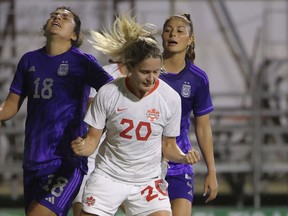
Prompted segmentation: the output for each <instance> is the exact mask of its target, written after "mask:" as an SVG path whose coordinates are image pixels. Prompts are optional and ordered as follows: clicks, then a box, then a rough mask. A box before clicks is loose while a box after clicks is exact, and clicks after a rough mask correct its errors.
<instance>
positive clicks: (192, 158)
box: [185, 148, 201, 164]
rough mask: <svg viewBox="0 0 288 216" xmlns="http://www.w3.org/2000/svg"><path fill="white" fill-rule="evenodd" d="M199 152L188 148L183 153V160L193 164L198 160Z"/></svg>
mask: <svg viewBox="0 0 288 216" xmlns="http://www.w3.org/2000/svg"><path fill="white" fill-rule="evenodd" d="M200 158H201V157H200V153H199V151H197V150H196V149H193V148H192V149H190V150H189V151H188V152H187V154H186V155H185V160H186V163H187V164H195V163H197V162H198V161H199V160H200Z"/></svg>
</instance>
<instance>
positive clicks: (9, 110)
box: [0, 93, 24, 121]
mask: <svg viewBox="0 0 288 216" xmlns="http://www.w3.org/2000/svg"><path fill="white" fill-rule="evenodd" d="M23 100H24V98H22V97H20V96H19V95H16V94H14V93H9V95H8V96H7V98H6V100H5V101H3V102H2V103H1V105H0V120H1V121H5V120H8V119H11V118H12V117H13V116H14V115H15V114H16V113H17V112H18V110H19V109H20V107H21V105H22V102H23Z"/></svg>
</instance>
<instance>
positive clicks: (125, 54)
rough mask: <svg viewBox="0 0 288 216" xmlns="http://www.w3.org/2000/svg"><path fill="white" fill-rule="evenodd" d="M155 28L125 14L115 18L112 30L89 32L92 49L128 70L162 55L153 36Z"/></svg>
mask: <svg viewBox="0 0 288 216" xmlns="http://www.w3.org/2000/svg"><path fill="white" fill-rule="evenodd" d="M156 32H157V30H156V26H155V25H153V24H150V23H146V24H144V25H141V24H139V23H137V22H136V21H135V17H130V16H129V15H127V14H124V15H122V16H118V17H116V19H115V21H114V24H113V28H112V29H110V30H109V31H108V30H106V29H104V30H102V31H101V32H97V31H94V30H91V31H90V33H91V38H92V39H91V40H89V42H90V43H91V44H92V45H93V47H94V48H95V49H96V50H98V51H100V52H102V53H104V54H105V55H107V56H109V57H110V58H112V59H113V60H114V62H120V63H121V64H122V65H125V66H126V67H127V69H128V70H129V69H130V68H131V67H135V66H136V65H137V64H139V63H140V62H142V61H143V60H145V59H147V58H149V57H153V58H158V57H159V58H161V59H162V53H161V50H160V47H159V45H158V43H157V41H156V40H155V39H154V37H153V34H155V33H156Z"/></svg>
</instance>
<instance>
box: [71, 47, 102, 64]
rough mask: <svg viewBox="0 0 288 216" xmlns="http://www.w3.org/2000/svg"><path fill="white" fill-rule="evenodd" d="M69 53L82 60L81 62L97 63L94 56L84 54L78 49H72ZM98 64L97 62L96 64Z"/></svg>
mask: <svg viewBox="0 0 288 216" xmlns="http://www.w3.org/2000/svg"><path fill="white" fill-rule="evenodd" d="M70 52H71V53H73V54H74V55H76V56H77V58H80V59H82V60H83V61H95V62H97V60H96V58H95V56H94V55H92V54H90V53H87V52H84V51H83V50H82V49H80V48H78V47H72V48H71V49H70ZM97 63H98V62H97Z"/></svg>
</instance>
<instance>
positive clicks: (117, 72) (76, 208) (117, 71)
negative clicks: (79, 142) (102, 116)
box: [72, 61, 123, 216]
mask: <svg viewBox="0 0 288 216" xmlns="http://www.w3.org/2000/svg"><path fill="white" fill-rule="evenodd" d="M103 69H104V70H105V71H106V72H107V73H109V74H110V75H111V76H112V77H113V78H114V79H116V78H118V77H120V76H122V75H123V67H122V66H121V64H120V63H114V62H113V63H112V61H111V64H108V65H105V66H103ZM96 93H97V92H96V90H95V89H94V88H91V89H90V95H89V101H91V102H92V100H93V98H94V97H95V96H96ZM89 104H90V102H89ZM104 138H105V134H103V136H102V138H101V139H102V140H104ZM100 143H101V141H100ZM98 148H99V146H98ZM98 148H97V149H96V150H95V151H94V153H93V154H92V155H90V156H89V157H88V163H87V165H88V172H87V174H86V175H85V176H84V178H83V180H82V184H81V187H80V189H79V192H78V194H77V196H76V197H75V198H74V200H73V203H72V211H73V216H80V214H81V209H82V196H83V192H84V187H85V184H86V181H87V179H88V178H89V177H90V174H91V173H92V171H93V170H94V168H95V158H96V154H97V152H98Z"/></svg>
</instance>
